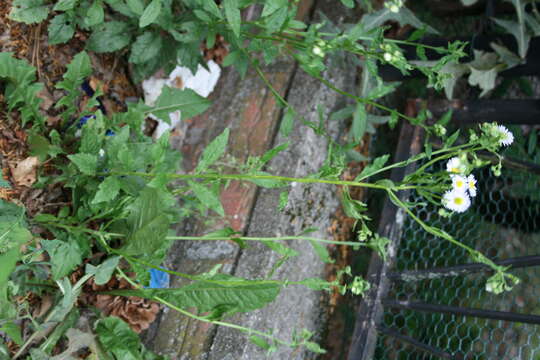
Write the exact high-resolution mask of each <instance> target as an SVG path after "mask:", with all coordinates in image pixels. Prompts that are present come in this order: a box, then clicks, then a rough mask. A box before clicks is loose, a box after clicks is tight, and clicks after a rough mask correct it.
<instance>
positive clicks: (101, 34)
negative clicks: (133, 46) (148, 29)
mask: <svg viewBox="0 0 540 360" xmlns="http://www.w3.org/2000/svg"><path fill="white" fill-rule="evenodd" d="M130 43H131V28H130V26H129V24H128V23H125V22H122V21H109V22H106V23H104V24H101V25H99V26H97V27H96V28H95V29H94V31H93V32H92V35H90V38H89V39H88V42H87V44H86V46H87V47H88V49H89V50H91V51H95V52H97V53H106V52H113V51H117V50H120V49H123V48H124V47H126V46H128V45H129V44H130Z"/></svg>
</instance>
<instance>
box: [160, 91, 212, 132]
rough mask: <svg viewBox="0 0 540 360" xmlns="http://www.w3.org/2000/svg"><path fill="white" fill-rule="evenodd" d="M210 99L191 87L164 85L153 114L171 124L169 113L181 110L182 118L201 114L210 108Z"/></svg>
mask: <svg viewBox="0 0 540 360" xmlns="http://www.w3.org/2000/svg"><path fill="white" fill-rule="evenodd" d="M209 106H210V100H208V99H206V98H204V97H202V96H200V95H199V94H197V93H196V92H195V91H193V90H191V89H183V90H181V89H176V88H171V87H168V86H164V87H163V90H162V91H161V95H160V96H159V98H158V99H157V101H156V105H155V107H154V108H153V109H152V110H151V112H152V114H154V115H155V116H157V117H158V118H160V119H161V120H163V121H165V122H166V123H167V124H170V122H171V120H170V119H169V113H171V112H174V111H177V110H180V111H182V119H188V118H191V117H193V116H196V115H199V114H200V113H203V112H204V111H206V109H208V107H209Z"/></svg>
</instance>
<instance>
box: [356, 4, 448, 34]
mask: <svg viewBox="0 0 540 360" xmlns="http://www.w3.org/2000/svg"><path fill="white" fill-rule="evenodd" d="M389 20H394V21H397V22H398V23H399V25H400V26H405V25H411V26H413V27H415V28H417V29H421V28H423V27H426V31H427V32H430V33H432V34H438V31H437V30H435V29H433V28H432V27H431V26H429V25H426V24H425V23H423V22H422V21H421V20H419V19H418V18H417V17H416V16H415V15H414V13H413V12H412V11H411V10H409V9H407V8H406V7H402V8H401V9H400V10H399V12H398V13H394V12H392V11H390V10H389V9H388V8H386V7H385V8H382V9H381V10H379V11H376V12H374V13H369V14H366V15H364V16H363V17H362V20H361V23H362V24H363V25H364V29H365V30H373V29H375V28H377V27H379V26H381V25H383V24H384V23H385V22H387V21H389Z"/></svg>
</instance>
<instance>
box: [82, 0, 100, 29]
mask: <svg viewBox="0 0 540 360" xmlns="http://www.w3.org/2000/svg"><path fill="white" fill-rule="evenodd" d="M104 20H105V12H104V11H103V4H102V3H101V0H94V3H93V4H92V6H90V8H88V11H87V12H86V18H85V22H86V25H88V26H95V25H97V24H101V23H102V22H103V21H104Z"/></svg>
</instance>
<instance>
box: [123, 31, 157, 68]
mask: <svg viewBox="0 0 540 360" xmlns="http://www.w3.org/2000/svg"><path fill="white" fill-rule="evenodd" d="M162 46H163V39H162V37H161V35H159V34H158V33H156V32H153V31H147V32H145V33H143V34H142V35H139V36H138V37H137V39H136V40H135V42H134V43H133V44H132V45H131V54H130V56H129V62H131V63H134V64H142V63H145V62H148V61H150V60H152V59H153V58H154V57H156V56H159V52H160V50H161V48H162Z"/></svg>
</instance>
